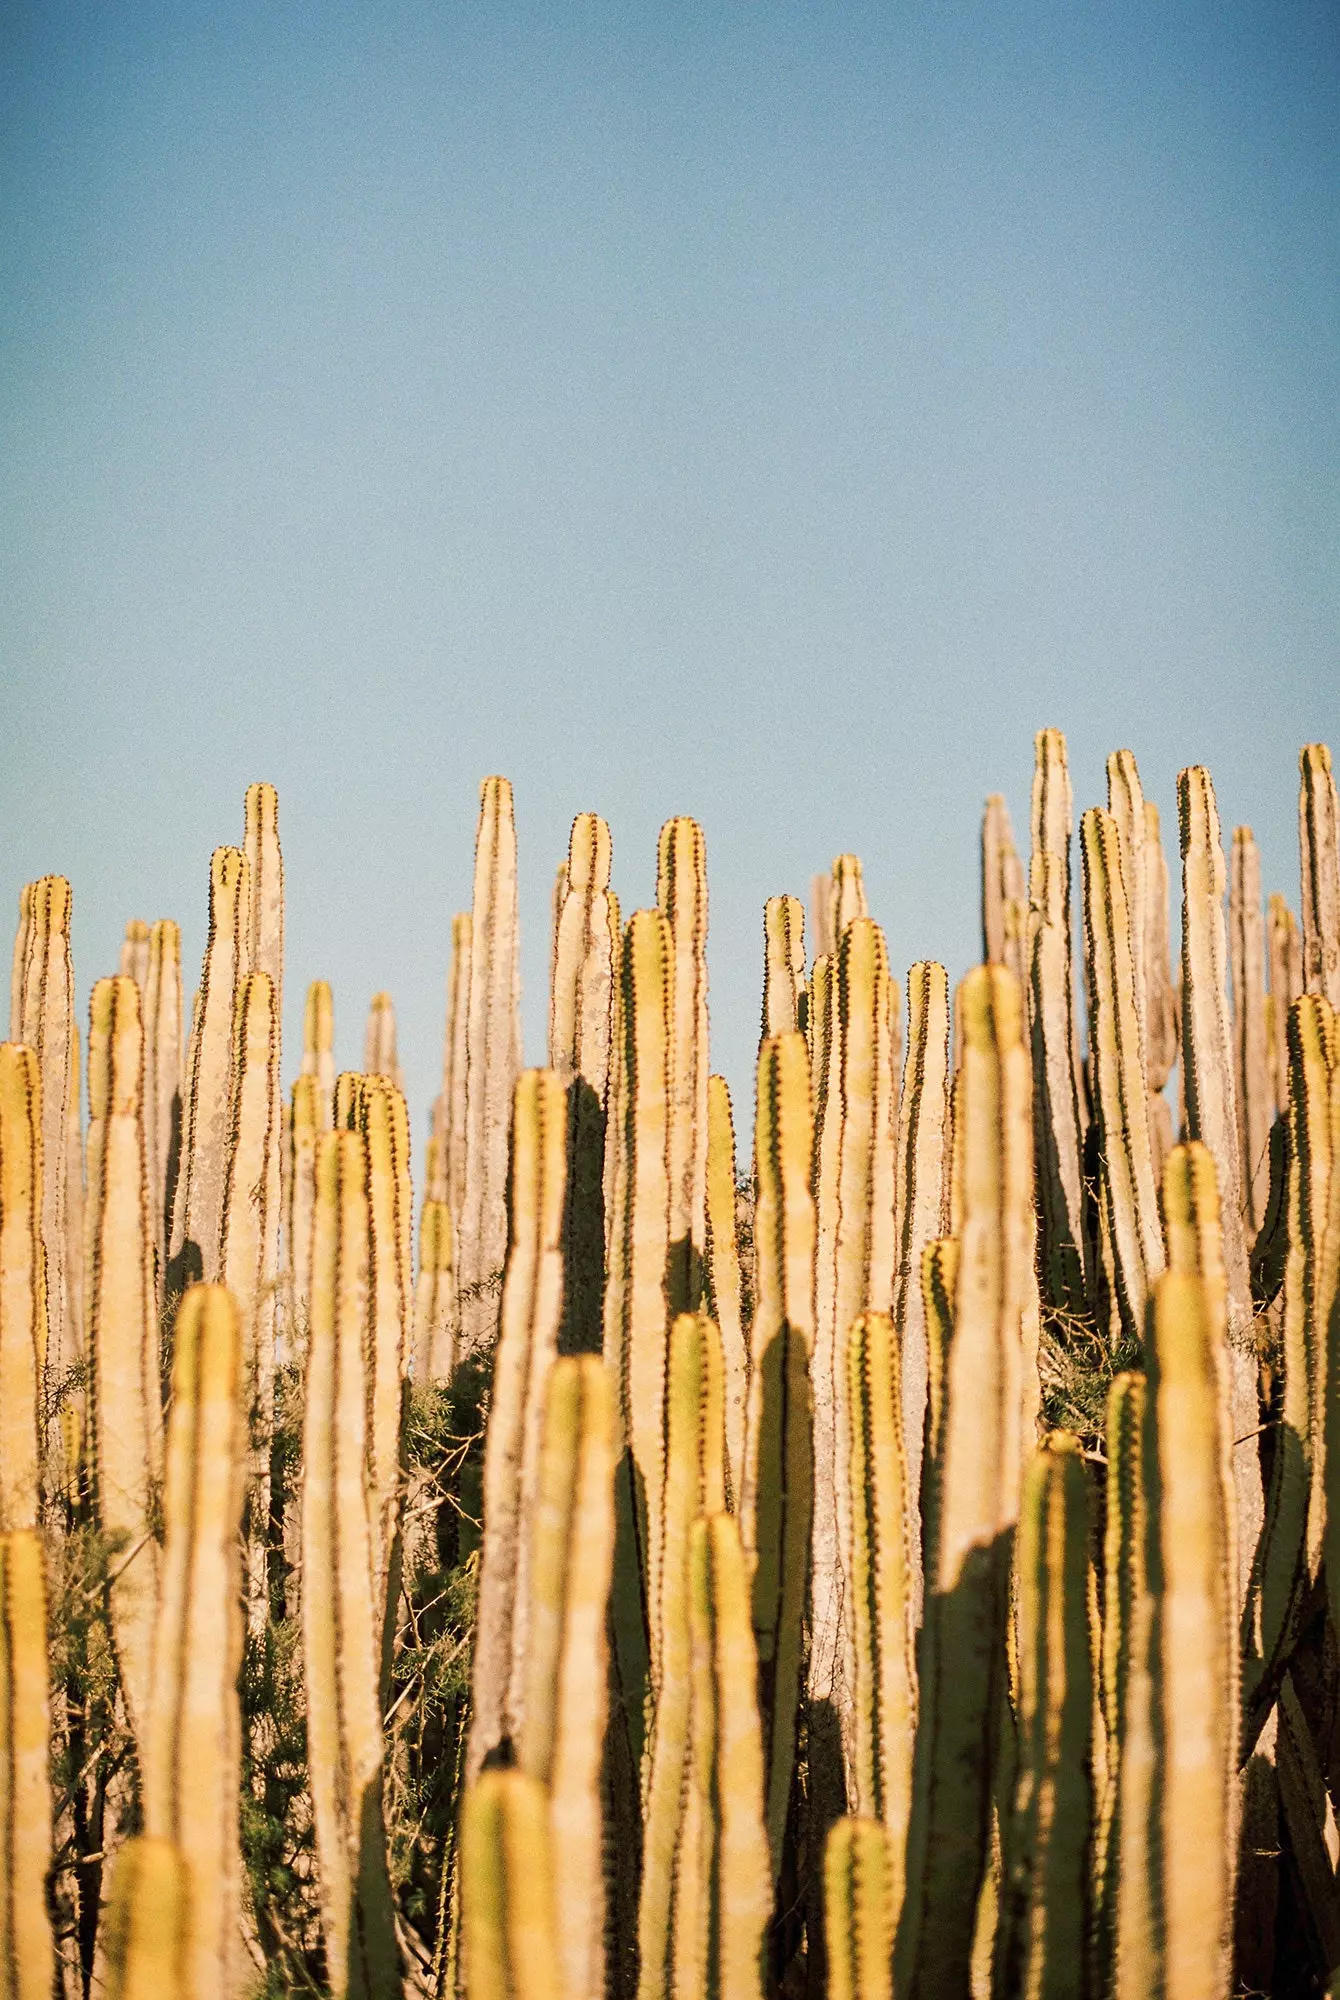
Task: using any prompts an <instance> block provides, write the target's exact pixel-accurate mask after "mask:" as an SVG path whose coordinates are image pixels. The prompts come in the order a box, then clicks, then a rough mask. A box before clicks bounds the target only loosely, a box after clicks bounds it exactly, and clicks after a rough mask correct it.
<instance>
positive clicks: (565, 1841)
mask: <svg viewBox="0 0 1340 2000" xmlns="http://www.w3.org/2000/svg"><path fill="white" fill-rule="evenodd" d="M614 1445H615V1411H614V1396H613V1390H612V1385H611V1383H610V1378H609V1375H608V1373H607V1371H606V1369H605V1366H604V1364H603V1362H602V1361H600V1359H599V1358H598V1357H597V1356H595V1355H580V1356H578V1355H573V1356H569V1357H565V1358H564V1359H562V1360H559V1361H556V1362H555V1363H554V1365H553V1367H552V1368H551V1370H550V1372H549V1382H548V1388H547V1392H546V1396H545V1414H544V1442H543V1447H542V1452H541V1458H540V1472H539V1481H538V1486H537V1490H536V1501H535V1515H534V1522H533V1527H532V1534H531V1554H530V1569H529V1586H530V1605H529V1612H528V1616H527V1621H526V1629H527V1644H526V1692H525V1702H524V1706H523V1714H524V1720H523V1722H522V1726H521V1732H520V1737H519V1741H518V1746H517V1761H518V1763H519V1765H520V1767H521V1769H522V1770H523V1771H525V1772H528V1773H529V1774H530V1776H532V1777H534V1778H538V1779H540V1780H541V1782H542V1783H543V1784H544V1785H545V1787H546V1788H547V1791H548V1798H549V1826H550V1832H551V1836H552V1839H551V1847H552V1853H553V1865H554V1886H555V1909H556V1913H557V1915H556V1925H557V1932H558V1952H559V1957H560V1959H561V1962H562V1966H563V1972H564V1983H565V1989H566V1992H567V1995H568V2000H599V1996H600V1995H601V1994H602V1993H603V1991H604V1973H603V1967H602V1963H601V1959H602V1939H603V1936H604V1928H605V1922H604V1893H603V1888H604V1884H603V1854H602V1842H603V1833H604V1828H603V1821H602V1814H601V1803H600V1764H601V1750H602V1744H603V1741H604V1735H605V1720H606V1705H607V1680H606V1667H607V1642H606V1636H605V1613H606V1606H607V1602H608V1599H609V1587H610V1568H611V1564H612V1561H613V1556H614V1506H613V1478H614Z"/></svg>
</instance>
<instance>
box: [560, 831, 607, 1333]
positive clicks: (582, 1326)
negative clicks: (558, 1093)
mask: <svg viewBox="0 0 1340 2000" xmlns="http://www.w3.org/2000/svg"><path fill="white" fill-rule="evenodd" d="M610 861H611V845H610V834H609V828H608V826H607V825H606V824H605V822H604V820H603V819H601V818H600V817H599V816H598V814H596V813H579V814H578V816H577V818H576V819H575V820H574V821H573V824H572V832H571V835H570V836H569V840H568V859H567V866H566V872H565V876H564V884H565V887H564V896H563V901H562V905H561V907H560V909H559V912H558V922H557V927H556V930H555V937H554V975H553V986H552V991H551V996H550V1008H549V1063H550V1067H551V1068H552V1069H554V1070H556V1071H557V1072H558V1075H559V1077H560V1078H561V1080H562V1083H563V1087H564V1089H565V1090H566V1091H567V1094H568V1128H567V1129H568V1168H567V1187H568V1193H567V1206H566V1212H565V1215H564V1220H563V1262H564V1273H565V1284H564V1300H563V1328H562V1332H561V1335H560V1341H561V1345H562V1347H563V1348H564V1350H565V1352H567V1353H578V1352H585V1353H589V1352H595V1351H598V1350H599V1347H600V1312H601V1300H602V1295H603V1291H604V1283H605V1202H604V1178H605V1117H606V1105H607V1100H608V1096H609V1078H610V1049H611V1035H612V1032H613V1025H614V951H615V944H616V941H617V940H616V933H615V919H614V916H613V911H612V909H611V905H610V896H609V879H610Z"/></svg>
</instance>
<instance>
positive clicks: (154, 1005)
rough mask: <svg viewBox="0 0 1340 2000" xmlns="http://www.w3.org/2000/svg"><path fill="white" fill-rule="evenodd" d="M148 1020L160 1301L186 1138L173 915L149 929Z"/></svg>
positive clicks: (147, 1103)
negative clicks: (184, 1135)
mask: <svg viewBox="0 0 1340 2000" xmlns="http://www.w3.org/2000/svg"><path fill="white" fill-rule="evenodd" d="M143 1019H144V1155H145V1172H146V1175H147V1178H148V1183H149V1206H150V1210H151V1212H152V1219H153V1232H154V1236H153V1241H154V1264H155V1271H156V1276H157V1283H158V1290H159V1305H160V1306H161V1305H162V1303H163V1287H164V1284H165V1281H166V1276H167V1260H168V1240H169V1237H170V1235H171V1232H172V1205H173V1200H174V1197H175V1194H176V1187H177V1175H178V1173H179V1171H180V1168H181V1143H182V1048H181V932H180V930H179V929H178V927H177V925H176V924H175V923H173V921H172V919H171V918H170V917H165V918H163V919H162V920H161V921H160V922H158V923H156V924H153V925H152V926H151V927H150V930H149V963H148V969H147V971H146V973H145V979H144V1005H143Z"/></svg>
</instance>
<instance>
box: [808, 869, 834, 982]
mask: <svg viewBox="0 0 1340 2000" xmlns="http://www.w3.org/2000/svg"><path fill="white" fill-rule="evenodd" d="M810 934H811V936H812V938H813V940H814V956H815V960H816V961H817V960H819V959H821V958H831V957H832V955H833V952H834V951H835V949H836V943H835V940H834V937H833V878H832V876H831V875H811V877H810Z"/></svg>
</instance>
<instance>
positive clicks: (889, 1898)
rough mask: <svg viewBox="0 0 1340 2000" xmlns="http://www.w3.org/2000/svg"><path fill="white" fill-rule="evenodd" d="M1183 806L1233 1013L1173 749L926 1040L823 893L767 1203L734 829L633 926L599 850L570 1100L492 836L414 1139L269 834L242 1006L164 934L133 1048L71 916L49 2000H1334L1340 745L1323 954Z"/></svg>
mask: <svg viewBox="0 0 1340 2000" xmlns="http://www.w3.org/2000/svg"><path fill="white" fill-rule="evenodd" d="M1177 810H1178V835H1179V848H1180V896H1181V925H1180V928H1181V960H1180V965H1179V966H1177V967H1174V965H1173V964H1172V963H1171V958H1170V946H1169V939H1170V931H1171V922H1170V897H1171V894H1172V893H1174V891H1173V890H1172V889H1171V888H1170V879H1172V878H1175V872H1176V870H1177V866H1178V857H1177V856H1173V857H1171V860H1172V867H1171V868H1170V865H1169V857H1168V855H1167V852H1166V850H1165V847H1164V844H1163V836H1162V831H1161V828H1160V821H1159V815H1158V812H1157V811H1156V809H1155V808H1154V806H1153V805H1152V804H1151V803H1150V802H1148V801H1147V800H1146V799H1145V797H1144V795H1143V792H1142V790H1141V784H1140V777H1139V773H1138V771H1137V769H1136V765H1135V761H1134V759H1133V757H1132V756H1131V755H1130V753H1129V752H1127V751H1119V752H1117V753H1116V754H1114V755H1113V756H1112V757H1111V758H1110V759H1109V761H1108V798H1107V803H1106V805H1105V806H1094V807H1092V808H1091V809H1089V810H1088V811H1086V812H1085V813H1084V814H1083V815H1082V817H1081V819H1080V822H1079V828H1078V842H1077V843H1076V844H1074V845H1073V846H1072V843H1073V841H1074V833H1075V828H1074V812H1073V807H1072V799H1071V788H1070V780H1069V775H1068V771H1067V763H1066V746H1065V741H1064V739H1063V738H1062V736H1061V735H1060V734H1059V733H1058V732H1057V731H1055V730H1044V731H1042V732H1041V734H1040V735H1039V736H1038V739H1037V761H1036V775H1035V778H1034V782H1033V796H1032V816H1031V836H1030V843H1029V844H1030V854H1029V859H1028V865H1027V872H1026V873H1025V866H1024V862H1023V859H1022V858H1021V856H1020V855H1019V854H1018V853H1017V852H1016V849H1015V846H1014V841H1013V836H1012V833H1011V829H1010V821H1009V818H1008V815H1007V812H1006V809H1005V804H1004V801H1003V800H1002V799H1000V798H994V797H993V798H992V799H990V800H988V802H987V807H986V813H985V818H984V821H983V827H982V927H983V963H982V964H981V965H980V966H978V967H977V968H976V969H975V970H973V971H971V972H970V973H969V974H968V976H967V977H966V978H965V979H964V980H963V982H962V983H961V985H960V986H959V987H958V989H957V991H956V992H954V993H952V994H951V992H950V988H949V984H948V981H947V978H946V974H945V970H944V968H943V966H941V965H938V964H935V963H932V962H923V963H920V964H917V965H913V966H912V967H910V968H909V969H908V970H907V971H906V975H905V980H904V981H903V983H901V984H900V982H899V980H898V978H896V977H895V970H894V965H893V963H892V962H891V958H890V952H889V947H888V944H887V943H886V939H885V936H884V933H883V931H882V930H881V929H880V927H879V925H878V924H877V923H876V922H875V921H874V920H873V919H872V918H871V916H870V915H869V913H868V911H867V907H866V898H865V890H864V886H863V881H862V875H861V867H860V863H859V862H858V861H857V860H856V859H855V858H854V857H853V856H851V855H840V856H839V857H838V859H837V861H836V862H835V863H834V864H833V868H832V871H831V874H829V875H826V876H821V877H818V878H816V880H815V883H814V884H813V887H812V898H811V912H810V921H809V934H808V936H807V935H806V923H805V915H804V911H803V909H802V905H801V903H800V902H799V901H798V900H797V899H796V898H795V897H794V896H791V895H780V896H777V897H775V898H774V899H773V900H772V901H771V902H769V903H768V905H767V908H766V910H765V912H764V917H763V926H762V933H763V934H762V947H763V950H762V958H763V1005H762V1034H761V1039H760V1043H759V1052H758V1085H757V1089H758V1094H757V1104H756V1110H755V1122H754V1135H755V1136H754V1149H753V1159H752V1161H749V1162H742V1161H740V1160H739V1159H738V1158H737V1153H736V1143H735V1137H734V1130H733V1114H732V1106H731V1101H730V1096H729V1093H728V1091H727V1089H726V1086H725V1083H724V1082H723V1080H722V1079H721V1078H720V1077H719V1076H715V1075H713V1074H712V1072H711V1068H710V1062H709V1054H708V1011H707V971H706V964H707V961H706V946H707V871H706V855H705V849H704V842H703V836H702V832H701V830H700V828H699V827H698V826H697V825H696V824H695V823H694V822H693V821H692V820H689V819H674V820H671V821H670V822H669V823H668V824H667V825H666V827H665V828H664V829H663V831H662V834H661V840H660V850H659V858H658V876H657V895H656V904H655V907H654V908H651V909H645V910H638V911H635V912H633V913H631V914H630V915H628V916H627V917H626V918H625V917H623V916H621V913H620V910H619V906H618V903H617V901H616V899H615V896H614V893H613V891H612V889H611V886H610V883H611V859H612V856H611V842H610V834H609V829H608V827H607V826H606V825H605V823H604V821H603V820H601V819H599V818H598V817H597V816H596V815H595V814H593V813H583V814H582V815H581V816H580V817H579V818H578V819H577V820H576V821H575V823H574V825H573V829H572V838H571V844H570V847H569V850H568V855H567V859H566V861H565V862H564V863H563V865H562V867H561V868H560V869H559V871H558V879H557V883H556V887H555V894H554V903H553V928H552V954H551V973H552V977H551V998H550V1010H549V1050H548V1057H549V1060H548V1064H547V1066H546V1067H545V1068H543V1069H524V1068H523V1067H522V1058H521V1039H520V1032H519V1026H518V1012H517V868H516V842H515V833H514V828H513V817H512V799H511V791H510V787H509V786H508V784H507V783H506V781H505V780H503V779H501V778H489V779H487V780H486V781H485V783H484V786H483V789H482V803H481V810H480V817H479V826H478V837H477V843H476V849H475V876H474V902H473V908H472V910H471V912H470V913H469V914H468V915H464V916H460V917H457V918H456V919H455V921H454V924H453V926H452V937H451V972H450V980H449V1004H448V1010H447V1023H446V1036H445V1049H444V1060H443V1080H442V1091H441V1095H440V1096H439V1097H438V1098H437V1100H436V1102H435V1103H434V1105H433V1107H432V1113H431V1121H430V1128H429V1130H428V1132H427V1134H423V1135H416V1140H417V1141H418V1143H416V1146H415V1148H414V1152H413V1154H412V1150H411V1127H410V1119H409V1114H408V1111H407V1107H406V1103H405V1098H404V1095H403V1092H402V1088H401V1083H400V1078H399V1072H398V1065H397V1057H396V1032H395V1016H394V1011H393V1008H392V1004H391V1000H390V998H389V997H388V996H387V995H385V994H379V995H378V996H377V997H376V999H375V1000H374V1001H373V1004H372V1010H371V1013H370V1016H369V1019H368V1025H367V1040H366V1047H365V1057H364V1065H363V1069H362V1071H361V1072H359V1073H357V1074H354V1073H348V1074H344V1075H340V1076H337V1075H336V1074H335V1070H334V1063H333V1059H332V1053H331V1051H332V997H331V993H330V989H329V988H328V987H327V986H326V985H324V984H323V983H320V982H318V983H317V984H315V985H313V986H312V987H311V988H310V989H309V990H308V993H307V1000H306V1012H305V1021H304V1035H303V1046H302V1051H301V1061H300V1063H298V1064H296V1065H295V1064H290V1066H289V1068H290V1074H289V1075H288V1076H287V1078H286V1077H285V1074H284V1071H283V1069H282V1068H281V1055H280V1028H279V1024H280V1018H281V1011H282V1005H281V1003H282V983H283V977H284V952H283V937H284V891H283V869H282V862H281V856H280V843H279V823H278V802H277V800H276V797H275V793H274V791H273V789H272V788H271V787H270V786H268V785H263V784H258V785H253V786H252V788H251V790H250V791H249V792H248V794H247V798H246V808H245V826H244V837H243V841H242V844H241V845H240V846H236V847H231V846H225V847H220V848H219V849H218V850H217V851H216V852H215V854H214V857H213V860H212V863H211V865H210V881H209V899H210V900H209V938H208V945H207V948H206V952H205V959H204V964H203V967H202V970H201V975H200V983H199V988H198V991H197V993H196V996H195V1000H194V1004H193V1006H192V1007H191V1008H190V1009H189V1010H188V1009H186V1008H184V1007H183V1001H182V992H183V989H182V979H181V964H180V952H179V934H178V929H177V925H176V924H175V923H173V922H171V921H168V920H163V921H160V922H157V923H154V924H152V925H149V926H146V925H145V924H144V923H140V922H135V923H132V924H130V925H129V926H128V928H127V931H126V940H125V946H124V950H123V953H122V959H121V966H120V970H119V972H117V973H116V974H115V975H113V976H110V977H106V978H100V979H99V980H98V981H97V983H96V984H95V985H94V986H93V988H92V994H91V999H90V1001H89V1006H88V1014H87V1033H86V1037H84V1036H81V1032H80V1025H79V1024H78V1023H77V1021H76V1008H75V988H74V982H73V974H72V967H71V959H70V943H69V940H70V916H71V887H70V884H69V883H68V882H67V881H65V880H64V879H62V878H60V877H54V876H49V877H45V878H44V879H42V880H41V881H37V882H33V883H30V884H29V885H28V886H27V887H26V888H24V889H23V891H22V895H21V897H20V909H19V926H18V935H17V940H16V944H15V950H14V961H13V983H12V987H11V1000H10V1039H9V1040H8V1041H7V1042H5V1043H4V1044H3V1046H0V1813H2V1815H3V1821H2V1825H0V1841H2V1842H3V1867H2V1868H0V1994H2V1995H3V1996H4V2000H51V1996H52V1994H53V1992H55V1993H57V1994H59V1995H61V1996H63V1997H64V2000H75V1996H85V1995H89V1994H93V1993H97V1994H108V1995H112V1996H119V1997H120V2000H151V1996H152V2000H243V1996H247V1995H260V1994H280V1993H283V1994H289V1993H292V1994H313V1995H315V1994H329V1995H333V1996H346V1995H347V1996H357V1997H358V2000H389V1996H392V1995H400V1994H404V1995H410V1996H430V1995H431V1996H457V1995H463V1996H465V2000H602V1996H605V1995H609V1996H614V1997H615V2000H701V1996H708V2000H717V1996H719V2000H759V1996H763V1995H769V1996H771V1995H786V1996H796V1997H797V2000H799V1996H801V1995H802V1994H804V1995H809V1996H815V2000H817V1996H819V1995H821V1994H824V1993H828V1994H831V1995H833V1996H834V2000H893V1996H897V2000H957V1997H958V1996H967V1995H974V1996H976V1995H990V1996H994V2000H1013V1996H1016V1995H1019V1996H1023V1995H1030V1996H1032V1995H1038V1996H1043V1995H1045V1996H1055V1997H1056V2000H1059V1996H1067V1995H1073V1996H1085V2000H1107V1996H1111V2000H1147V1996H1159V1995H1162V1996H1168V2000H1215V1996H1228V1995H1230V1994H1235V1993H1242V1994H1246V1993H1270V1994H1310V1993H1314V1992H1318V1991H1320V1990H1321V1989H1322V1988H1323V1986H1324V1985H1325V1984H1326V1982H1327V1980H1328V1979H1330V1978H1331V1976H1332V1974H1333V1973H1334V1972H1335V1970H1336V1968H1337V1966H1340V1883H1338V1882H1337V1869H1336V1862H1337V1858H1338V1857H1340V1834H1338V1833H1337V1820H1336V1803H1337V1801H1338V1800H1340V1749H1338V1748H1337V1745H1338V1744H1340V1645H1338V1643H1337V1626H1338V1625H1340V1619H1337V1617H1336V1615H1335V1609H1336V1607H1335V1606H1334V1605H1333V1603H1332V1601H1331V1598H1330V1593H1329V1585H1328V1577H1332V1578H1333V1577H1337V1576H1340V1473H1338V1472H1337V1471H1336V1470H1335V1468H1336V1467H1337V1466H1338V1465H1340V1029H1337V1021H1336V1013H1337V1010H1338V1009H1340V846H1338V835H1340V826H1338V822H1340V810H1338V808H1337V798H1336V787H1335V782H1334V778H1333V775H1332V768H1331V760H1330V756H1329V754H1328V752H1327V751H1326V749H1325V748H1324V747H1323V746H1321V745H1312V746H1309V747H1308V748H1306V749H1305V750H1304V751H1303V753H1302V757H1301V794H1300V806H1299V831H1300V852H1301V895H1300V900H1299V903H1298V905H1297V906H1296V907H1297V915H1295V912H1294V910H1293V909H1291V908H1290V906H1289V904H1288V903H1287V902H1286V900H1285V898H1284V897H1282V896H1279V895H1274V896H1272V897H1271V898H1270V901H1269V904H1268V906H1265V907H1263V899H1262V885H1261V879H1260V869H1259V864H1258V858H1257V851H1256V847H1255V845H1254V843H1253V840H1252V835H1251V833H1250V831H1249V830H1248V829H1247V828H1245V827H1239V828H1238V829H1237V830H1236V831H1235V832H1234V834H1233V836H1232V839H1231V842H1230V843H1229V845H1228V851H1227V855H1226V853H1225V845H1224V841H1223V838H1222V835H1221V830H1220V823H1219V818H1218V811H1217V807H1216V802H1215V795H1214V790H1213V787H1212V784H1211V781H1210V777H1209V774H1208V772H1206V771H1205V770H1203V769H1199V768H1193V769H1189V770H1186V771H1183V772H1182V773H1181V776H1180V778H1179V780H1178V794H1177ZM1076 853H1077V855H1078V861H1079V874H1078V882H1077V883H1076V881H1075V880H1074V877H1073V876H1072V858H1073V855H1074V854H1076ZM1076 905H1078V909H1079V911H1080V912H1081V913H1082V919H1083V923H1082V930H1083V939H1084V948H1083V964H1082V967H1077V966H1075V965H1074V964H1073V963H1072V931H1073V918H1074V915H1075V913H1076ZM444 956H445V952H444ZM1081 978H1082V981H1083V993H1084V996H1085V998H1084V1004H1083V1005H1082V1006H1081V1004H1080V1002H1079V1000H1078V998H1077V989H1078V986H1079V981H1080V979H1081ZM295 1068H296V1070H297V1074H296V1075H293V1074H292V1073H291V1072H292V1070H293V1069H295ZM1174 1098H1175V1099H1176V1109H1175V1110H1174V1103H1173V1100H1174ZM416 1167H417V1169H418V1174H417V1184H416V1173H415V1168H416ZM416 1237H417V1244H416ZM1333 1498H1335V1499H1336V1502H1337V1504H1336V1511H1335V1514H1334V1516H1332V1512H1331V1500H1332V1499H1333Z"/></svg>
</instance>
